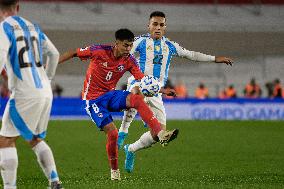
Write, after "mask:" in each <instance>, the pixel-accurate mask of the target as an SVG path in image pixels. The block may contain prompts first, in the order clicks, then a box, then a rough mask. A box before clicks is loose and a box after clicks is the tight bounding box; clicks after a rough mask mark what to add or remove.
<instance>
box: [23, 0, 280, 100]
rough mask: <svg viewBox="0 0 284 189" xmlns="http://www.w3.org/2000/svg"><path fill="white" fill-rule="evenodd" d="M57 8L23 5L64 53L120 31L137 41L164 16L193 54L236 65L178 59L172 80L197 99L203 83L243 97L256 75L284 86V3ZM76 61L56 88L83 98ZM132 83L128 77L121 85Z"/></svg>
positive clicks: (72, 4)
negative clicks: (156, 14) (152, 19)
mask: <svg viewBox="0 0 284 189" xmlns="http://www.w3.org/2000/svg"><path fill="white" fill-rule="evenodd" d="M51 2H52V1H35V0H29V1H26V2H23V3H22V7H23V8H22V9H23V12H22V15H24V16H25V17H27V18H29V19H34V20H37V21H39V22H40V23H39V24H40V25H42V26H43V29H44V30H45V31H46V32H47V34H48V35H49V36H51V38H52V40H53V41H54V42H55V44H56V46H57V47H58V49H59V50H60V52H63V51H65V50H67V49H70V48H76V47H81V46H85V45H88V44H90V43H102V42H109V43H111V42H112V40H113V39H112V32H113V31H114V30H116V29H117V28H120V27H128V28H130V29H132V30H134V31H135V33H136V34H137V35H139V34H141V33H145V32H146V26H147V20H148V15H149V13H150V12H151V11H153V10H163V11H164V12H165V13H166V14H167V18H168V19H167V21H168V28H167V31H168V32H167V36H168V37H170V38H171V39H173V40H175V41H177V42H179V43H180V44H181V45H182V46H184V47H186V48H187V49H190V50H194V51H200V52H204V53H208V54H213V55H226V56H231V57H233V58H234V59H235V65H234V66H233V67H232V68H231V67H226V66H220V65H214V64H213V65H208V64H194V63H193V64H187V62H188V61H187V60H181V59H174V62H173V64H172V68H173V69H171V73H170V76H171V79H172V81H173V83H175V82H177V81H178V80H179V79H182V80H184V81H185V82H186V86H187V88H188V90H189V91H188V92H189V95H190V96H193V95H194V89H195V88H196V87H197V86H198V84H199V82H201V81H202V82H204V83H205V84H206V86H207V87H208V88H209V91H210V94H212V95H216V96H217V95H218V93H219V91H220V90H221V89H223V88H225V87H226V86H228V85H229V84H231V83H234V86H235V87H236V89H237V91H238V93H240V94H241V93H242V90H243V88H244V86H245V84H246V83H247V82H248V81H249V80H250V78H251V77H255V78H256V80H257V81H258V83H259V84H260V85H261V87H262V88H265V83H266V82H267V81H272V80H274V79H275V78H280V80H282V81H284V76H283V74H282V73H283V71H284V64H283V63H284V56H283V54H284V45H283V44H284V11H283V9H284V6H283V4H284V1H281V0H262V1H259V0H241V1H239V0H238V1H237V0H230V1H225V0H203V1H202V0H199V1H197V0H188V1H187V0H178V1H174V3H172V2H173V1H167V0H164V1H155V0H152V1H151V4H149V2H150V1H148V0H144V1H143V0H141V1H134V0H132V1H131V0H127V1H123V3H122V1H119V0H116V1H115V0H107V1H98V0H93V1H92V0H89V1H67V0H66V1H53V2H54V3H51ZM137 2H139V3H137ZM110 12H111V14H110ZM114 15H115V16H114ZM106 20H107V22H106ZM70 39H72V40H70ZM76 62H77V61H73V62H71V63H70V64H69V66H64V68H63V67H61V66H60V67H59V69H58V71H57V76H56V83H58V84H60V85H61V86H64V92H63V95H65V96H78V94H79V92H80V89H81V86H82V85H81V81H83V79H84V78H83V77H84V73H85V71H86V68H87V64H83V65H82V64H76ZM68 81H72V82H68ZM73 81H74V82H73ZM124 82H125V79H124V80H122V81H121V85H122V84H123V83H124ZM263 95H265V92H264V93H263Z"/></svg>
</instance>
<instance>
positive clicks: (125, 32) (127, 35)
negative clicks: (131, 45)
mask: <svg viewBox="0 0 284 189" xmlns="http://www.w3.org/2000/svg"><path fill="white" fill-rule="evenodd" d="M115 39H116V40H120V41H124V40H127V41H134V34H133V32H132V31H130V30H129V29H126V28H122V29H119V30H117V31H116V32H115Z"/></svg>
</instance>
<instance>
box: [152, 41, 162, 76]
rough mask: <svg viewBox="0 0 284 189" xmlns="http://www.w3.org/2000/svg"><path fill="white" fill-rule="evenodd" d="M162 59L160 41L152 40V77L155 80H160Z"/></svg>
mask: <svg viewBox="0 0 284 189" xmlns="http://www.w3.org/2000/svg"><path fill="white" fill-rule="evenodd" d="M162 59H163V55H162V47H161V40H154V60H153V64H154V67H153V75H154V76H155V77H157V78H160V75H161V66H162Z"/></svg>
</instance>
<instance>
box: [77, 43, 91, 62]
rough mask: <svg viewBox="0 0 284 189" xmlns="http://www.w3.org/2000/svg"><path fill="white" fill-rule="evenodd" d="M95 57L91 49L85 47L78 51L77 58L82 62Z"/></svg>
mask: <svg viewBox="0 0 284 189" xmlns="http://www.w3.org/2000/svg"><path fill="white" fill-rule="evenodd" d="M92 56H93V52H92V51H91V47H90V46H88V47H84V48H78V49H77V57H78V58H80V59H81V60H88V59H90V58H91V57H92Z"/></svg>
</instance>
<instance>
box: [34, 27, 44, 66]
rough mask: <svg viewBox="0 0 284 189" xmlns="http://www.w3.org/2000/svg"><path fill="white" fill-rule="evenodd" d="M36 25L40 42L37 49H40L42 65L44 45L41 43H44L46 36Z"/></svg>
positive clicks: (41, 62)
mask: <svg viewBox="0 0 284 189" xmlns="http://www.w3.org/2000/svg"><path fill="white" fill-rule="evenodd" d="M34 27H35V29H36V32H37V33H38V44H37V46H38V49H35V50H38V51H39V58H40V64H41V65H42V64H43V57H42V46H41V45H42V41H43V40H45V36H44V34H43V33H42V31H41V30H40V28H39V26H38V25H37V24H34Z"/></svg>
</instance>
